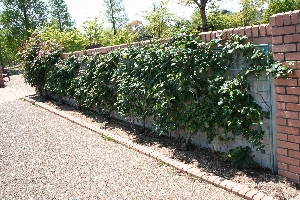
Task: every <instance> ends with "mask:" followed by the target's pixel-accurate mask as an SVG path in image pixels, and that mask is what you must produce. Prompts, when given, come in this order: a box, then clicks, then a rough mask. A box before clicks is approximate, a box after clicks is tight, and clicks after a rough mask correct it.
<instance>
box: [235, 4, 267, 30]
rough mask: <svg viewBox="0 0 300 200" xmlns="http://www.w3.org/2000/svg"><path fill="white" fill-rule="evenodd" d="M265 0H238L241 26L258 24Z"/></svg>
mask: <svg viewBox="0 0 300 200" xmlns="http://www.w3.org/2000/svg"><path fill="white" fill-rule="evenodd" d="M265 3H266V0H240V2H239V4H240V5H241V12H242V20H243V26H249V25H253V24H259V22H260V21H261V20H262V18H263V10H262V6H263V5H264V4H265Z"/></svg>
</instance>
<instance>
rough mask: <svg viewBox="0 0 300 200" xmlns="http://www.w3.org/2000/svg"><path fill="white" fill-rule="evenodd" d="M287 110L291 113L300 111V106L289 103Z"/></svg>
mask: <svg viewBox="0 0 300 200" xmlns="http://www.w3.org/2000/svg"><path fill="white" fill-rule="evenodd" d="M286 109H287V110H291V111H300V104H294V103H288V104H287V105H286Z"/></svg>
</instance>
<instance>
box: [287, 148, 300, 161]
mask: <svg viewBox="0 0 300 200" xmlns="http://www.w3.org/2000/svg"><path fill="white" fill-rule="evenodd" d="M288 154H289V157H292V158H297V159H299V158H300V152H299V151H293V150H289V151H288Z"/></svg>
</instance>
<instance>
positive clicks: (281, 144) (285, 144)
mask: <svg viewBox="0 0 300 200" xmlns="http://www.w3.org/2000/svg"><path fill="white" fill-rule="evenodd" d="M277 147H281V148H284V149H292V150H296V151H298V150H299V144H295V143H291V142H285V141H281V140H277ZM284 163H287V162H284Z"/></svg>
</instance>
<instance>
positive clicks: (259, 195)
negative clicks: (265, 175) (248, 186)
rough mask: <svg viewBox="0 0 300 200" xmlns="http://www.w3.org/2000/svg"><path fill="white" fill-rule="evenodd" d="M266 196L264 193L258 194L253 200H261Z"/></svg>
mask: <svg viewBox="0 0 300 200" xmlns="http://www.w3.org/2000/svg"><path fill="white" fill-rule="evenodd" d="M265 196H266V195H265V194H264V193H262V192H258V193H257V194H256V195H254V196H253V200H261V199H262V198H263V197H265Z"/></svg>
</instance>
